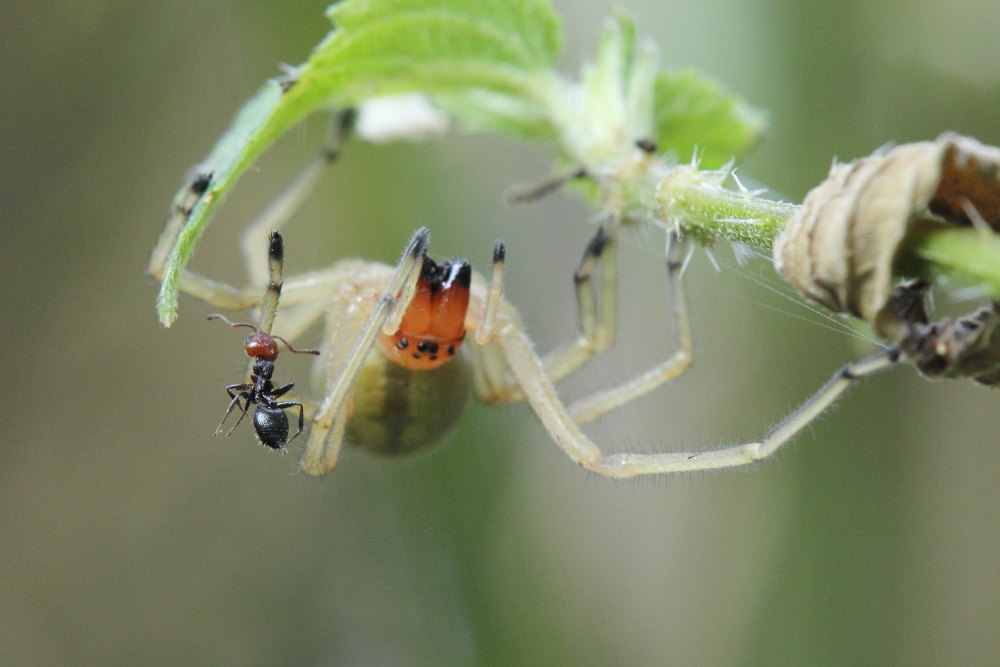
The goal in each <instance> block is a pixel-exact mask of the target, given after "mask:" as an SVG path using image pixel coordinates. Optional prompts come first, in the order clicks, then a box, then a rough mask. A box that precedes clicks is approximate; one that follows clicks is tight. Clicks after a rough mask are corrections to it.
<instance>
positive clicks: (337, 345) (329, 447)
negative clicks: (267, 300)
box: [302, 227, 430, 476]
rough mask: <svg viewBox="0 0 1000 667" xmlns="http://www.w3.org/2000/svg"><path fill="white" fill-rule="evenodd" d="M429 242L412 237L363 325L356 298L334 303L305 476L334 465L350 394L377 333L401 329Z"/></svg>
mask: <svg viewBox="0 0 1000 667" xmlns="http://www.w3.org/2000/svg"><path fill="white" fill-rule="evenodd" d="M429 237H430V232H429V231H428V229H427V228H426V227H421V228H420V229H419V230H417V232H416V234H414V235H413V238H412V239H411V240H410V243H409V245H407V247H406V250H405V251H404V253H403V257H402V259H400V261H399V264H398V265H397V267H396V270H395V271H394V272H393V274H392V277H391V278H390V279H389V283H388V286H387V288H386V291H385V293H384V294H382V296H381V297H380V298H379V299H378V301H377V303H376V304H375V305H374V307H373V308H372V310H371V314H370V315H368V317H367V318H366V319H365V321H364V323H363V324H360V322H361V320H362V318H363V317H364V314H363V312H362V311H363V310H364V309H362V308H358V307H357V304H356V300H357V299H356V297H354V296H350V295H341V299H334V300H333V301H332V302H331V310H330V314H329V316H328V317H327V322H328V323H329V324H330V328H329V329H328V330H327V332H326V349H325V353H326V355H327V358H326V372H327V386H326V391H325V395H324V398H323V401H322V402H321V403H320V405H319V407H318V408H317V409H316V413H315V414H314V415H313V418H312V421H313V428H312V432H311V433H310V434H309V442H308V444H307V445H306V452H305V454H304V455H303V457H302V469H303V470H304V471H305V472H306V473H308V474H310V475H316V476H318V475H323V474H325V473H327V472H329V471H330V470H332V469H333V467H334V465H336V462H337V456H338V455H339V453H340V447H341V444H342V441H343V435H344V430H345V429H346V427H347V421H348V417H349V409H348V408H349V406H350V402H351V396H350V394H351V389H352V388H353V386H354V382H355V380H356V379H357V376H358V373H359V372H360V370H361V366H362V364H363V363H364V360H365V356H367V354H368V352H369V350H371V348H372V346H373V345H374V344H375V341H376V339H377V338H378V335H379V333H380V332H383V331H387V332H388V333H390V334H391V333H395V331H396V330H397V329H398V328H399V323H400V321H401V320H402V317H403V314H404V313H405V312H406V308H407V307H408V306H409V305H410V302H411V301H412V300H413V294H414V292H415V290H416V286H417V280H418V279H419V278H420V269H421V267H422V266H423V261H424V256H425V254H426V253H427V241H428V239H429ZM359 324H360V326H359ZM353 331H356V332H357V333H356V335H348V334H351V333H353ZM351 341H353V344H352V342H351Z"/></svg>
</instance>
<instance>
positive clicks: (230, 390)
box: [215, 384, 253, 436]
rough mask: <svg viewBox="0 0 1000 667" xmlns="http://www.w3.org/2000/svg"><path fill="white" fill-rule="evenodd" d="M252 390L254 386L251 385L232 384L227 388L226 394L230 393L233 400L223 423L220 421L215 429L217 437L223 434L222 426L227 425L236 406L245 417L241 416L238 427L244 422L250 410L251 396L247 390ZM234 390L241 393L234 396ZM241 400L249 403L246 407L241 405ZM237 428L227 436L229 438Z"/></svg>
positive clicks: (223, 418) (237, 423) (223, 417)
mask: <svg viewBox="0 0 1000 667" xmlns="http://www.w3.org/2000/svg"><path fill="white" fill-rule="evenodd" d="M251 388H253V385H251V384H231V385H229V386H228V387H226V393H228V394H229V398H231V399H233V400H231V401H230V402H229V407H228V408H226V414H224V415H223V416H222V421H220V422H219V425H218V426H216V427H215V435H219V434H220V433H222V425H223V424H225V423H226V420H227V419H229V415H230V413H231V412H232V411H233V408H234V407H236V406H239V407H240V410H242V412H243V415H242V416H240V418H239V420H238V421H237V422H236V425H239V423H240V421H243V417H245V416H246V413H247V410H248V409H250V394H249V393H248V392H247V391H246V390H248V389H251ZM234 389H239V390H240V391H239V392H238V393H235V394H234V393H233V390H234ZM241 398H244V399H246V402H247V404H246V407H244V406H243V404H242V403H240V399H241ZM235 428H236V426H233V428H231V429H229V433H227V434H226V435H227V436H228V435H229V434H231V433H232V432H233V429H235Z"/></svg>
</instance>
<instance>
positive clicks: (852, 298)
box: [774, 134, 1000, 384]
mask: <svg viewBox="0 0 1000 667" xmlns="http://www.w3.org/2000/svg"><path fill="white" fill-rule="evenodd" d="M983 223H985V225H987V226H989V227H991V228H992V229H993V230H997V231H1000V148H996V147H993V146H985V145H983V144H980V143H979V142H977V141H976V140H974V139H971V138H968V137H962V136H959V135H955V134H945V135H942V136H941V137H939V138H938V139H937V140H936V141H929V142H921V143H914V144H905V145H902V146H898V147H896V148H893V149H891V150H888V151H886V152H884V153H880V154H875V155H872V156H870V157H865V158H861V159H859V160H855V161H854V162H850V163H847V164H839V165H836V166H834V167H833V169H831V170H830V175H829V176H828V178H827V179H826V180H825V181H824V182H823V183H821V184H820V185H819V186H817V187H816V188H814V189H813V190H812V191H811V192H810V193H809V194H808V196H807V197H806V199H805V202H804V203H803V205H802V206H801V207H800V208H799V210H798V211H797V212H796V213H795V214H793V215H792V217H791V218H789V220H788V224H787V226H786V227H785V229H784V231H783V232H782V233H781V235H780V236H779V237H778V239H777V240H776V242H775V245H774V263H775V267H776V268H777V270H778V272H779V273H781V275H782V276H784V277H785V279H787V280H788V281H789V282H790V283H792V285H794V286H795V288H796V289H798V290H799V292H801V293H802V294H803V295H805V296H806V297H808V298H810V299H812V300H814V301H817V302H819V303H821V304H823V305H824V306H826V307H827V308H829V309H831V310H834V311H836V312H841V313H847V314H849V315H853V316H855V317H860V318H862V319H864V320H866V321H868V322H869V323H870V324H871V325H872V327H873V328H874V329H875V331H876V332H877V333H878V334H879V335H880V336H883V337H884V338H886V339H887V340H889V341H891V342H892V343H894V344H896V345H898V346H899V347H900V349H901V350H902V352H903V353H904V355H906V356H907V357H908V358H909V359H910V360H911V361H913V362H914V363H915V364H916V365H917V367H918V368H919V369H920V370H921V372H923V373H924V374H926V375H928V376H930V377H972V378H973V379H975V380H977V381H979V382H982V383H984V384H1000V306H998V305H997V304H993V305H992V306H986V307H984V308H980V309H979V310H977V311H975V312H974V313H971V314H970V315H968V316H966V317H960V318H956V319H947V320H940V321H938V322H934V323H929V321H928V319H929V318H928V314H927V310H926V299H925V295H926V292H927V290H928V289H929V285H927V284H926V283H925V282H922V281H902V282H901V281H900V280H899V278H898V276H897V275H896V274H895V271H894V269H895V262H896V258H897V255H898V252H899V249H900V247H901V246H902V245H903V243H904V240H905V239H906V237H907V234H908V233H910V232H912V231H914V230H917V229H926V228H927V227H934V226H949V225H951V226H970V225H973V224H983Z"/></svg>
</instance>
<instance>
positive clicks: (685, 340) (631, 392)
mask: <svg viewBox="0 0 1000 667" xmlns="http://www.w3.org/2000/svg"><path fill="white" fill-rule="evenodd" d="M666 265H667V285H668V290H669V297H670V304H671V310H672V311H673V312H672V315H673V324H674V339H675V341H676V345H677V347H676V349H675V350H674V352H673V353H672V354H671V355H670V356H669V357H667V358H666V359H664V360H663V361H661V362H659V363H658V364H656V365H655V366H653V367H652V368H650V369H649V370H647V371H645V372H644V373H641V374H640V375H637V376H636V377H634V378H632V379H631V380H628V381H626V382H623V383H622V384H620V385H618V386H616V387H612V388H610V389H605V390H603V391H599V392H596V393H594V394H592V395H590V396H588V397H586V398H582V399H580V400H578V401H576V402H575V403H573V404H572V405H570V406H569V413H570V414H571V415H573V419H574V420H575V421H576V423H578V424H585V423H587V422H589V421H591V420H593V419H596V418H597V417H600V416H601V415H603V414H604V413H605V412H608V411H609V410H613V409H615V408H617V407H619V406H621V405H624V404H625V403H629V402H631V401H633V400H635V399H637V398H639V397H640V396H643V395H644V394H647V393H649V392H650V391H652V390H653V389H656V388H657V387H659V386H660V385H662V384H665V383H666V382H669V381H670V380H672V379H673V378H675V377H677V376H678V375H680V374H681V373H683V372H684V371H686V370H687V369H688V368H689V367H690V366H691V361H692V359H693V358H694V347H693V345H692V343H691V328H690V325H689V322H688V310H687V299H686V297H685V294H684V285H683V281H682V280H681V275H680V274H681V268H682V267H683V260H682V244H681V243H680V239H679V238H678V235H677V233H676V232H670V234H669V235H668V236H667V259H666Z"/></svg>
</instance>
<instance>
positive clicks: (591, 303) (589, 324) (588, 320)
mask: <svg viewBox="0 0 1000 667" xmlns="http://www.w3.org/2000/svg"><path fill="white" fill-rule="evenodd" d="M617 228H618V225H617V224H612V226H611V228H610V232H609V231H608V230H606V229H605V228H604V226H603V225H602V226H600V227H598V228H597V233H596V234H594V236H593V238H591V239H590V242H589V243H588V244H587V247H586V249H585V250H584V252H583V257H582V258H581V259H580V265H579V266H578V267H577V269H576V272H575V273H574V274H573V284H574V286H575V288H576V304H577V312H578V314H579V318H580V333H579V335H578V336H577V337H576V339H575V340H574V341H573V342H572V343H570V344H569V345H568V346H566V347H564V348H562V349H561V350H558V351H556V352H554V353H552V354H550V355H548V356H547V357H546V359H545V368H546V370H547V371H548V374H549V377H550V378H552V379H553V380H554V381H559V380H560V379H562V378H564V377H566V376H567V375H569V374H570V373H572V372H573V371H575V370H576V369H577V368H579V367H580V366H582V365H583V364H584V363H586V362H587V361H588V360H590V359H592V358H593V357H595V356H597V355H598V354H600V353H602V352H604V351H605V350H607V349H608V347H610V346H611V343H613V342H614V339H615V316H616V315H617V308H616V297H617V289H618V268H617V264H618V262H617V259H618V244H617V242H616V236H617ZM598 266H600V268H601V274H600V279H601V284H600V290H599V291H600V295H598V288H597V287H596V286H595V285H594V275H593V274H594V271H595V269H597V267H598Z"/></svg>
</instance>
